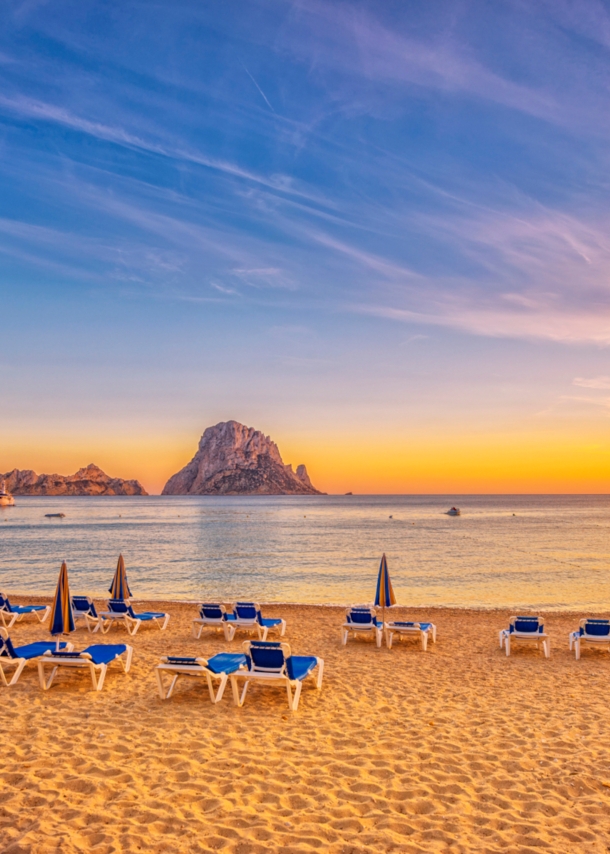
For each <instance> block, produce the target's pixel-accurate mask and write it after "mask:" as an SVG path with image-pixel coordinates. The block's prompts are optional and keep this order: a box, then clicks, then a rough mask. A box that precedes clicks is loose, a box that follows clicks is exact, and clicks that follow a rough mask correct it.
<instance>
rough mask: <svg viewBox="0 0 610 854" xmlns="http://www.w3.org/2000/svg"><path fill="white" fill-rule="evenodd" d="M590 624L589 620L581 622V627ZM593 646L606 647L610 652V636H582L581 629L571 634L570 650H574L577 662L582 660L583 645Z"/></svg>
mask: <svg viewBox="0 0 610 854" xmlns="http://www.w3.org/2000/svg"><path fill="white" fill-rule="evenodd" d="M586 623H588V619H585V620H581V621H580V626H583V627H584V626H585V625H586ZM583 643H585V644H591V646H596V647H598V648H599V647H604V646H605V647H606V649H607V650H608V652H610V635H587V634H584V635H581V634H580V628H579V630H578V631H576V632H570V650H572V649H573V650H574V653H575V655H576V661H578V660H579V659H580V653H581V648H580V647H581V644H583Z"/></svg>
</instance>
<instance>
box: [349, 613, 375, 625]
mask: <svg viewBox="0 0 610 854" xmlns="http://www.w3.org/2000/svg"><path fill="white" fill-rule="evenodd" d="M347 622H348V623H357V624H359V625H362V626H368V625H370V626H373V625H376V623H377V621H376V619H375V615H374V614H372V613H371V612H370V611H352V612H351V614H348V615H347Z"/></svg>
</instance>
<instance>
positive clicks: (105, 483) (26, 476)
mask: <svg viewBox="0 0 610 854" xmlns="http://www.w3.org/2000/svg"><path fill="white" fill-rule="evenodd" d="M2 479H4V480H5V481H6V489H7V491H8V492H11V493H12V494H13V495H148V493H147V492H146V490H145V489H144V487H143V486H142V485H141V484H140V482H139V481H137V480H123V479H122V478H120V477H109V476H108V475H107V474H105V473H104V472H103V471H102V470H101V468H98V466H94V465H93V463H91V465H88V466H86V468H83V469H79V470H78V471H77V472H76V474H69V475H62V474H36V472H35V471H31V470H30V469H24V470H23V471H19V469H13V471H9V472H7V473H6V474H0V480H2Z"/></svg>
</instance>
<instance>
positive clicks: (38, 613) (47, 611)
mask: <svg viewBox="0 0 610 854" xmlns="http://www.w3.org/2000/svg"><path fill="white" fill-rule="evenodd" d="M34 613H35V614H36V616H37V617H38V619H39V620H40V622H41V623H44V622H46V620H48V618H49V616H50V614H51V606H50V605H47V607H46V608H45V609H44V611H34Z"/></svg>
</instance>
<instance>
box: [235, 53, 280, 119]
mask: <svg viewBox="0 0 610 854" xmlns="http://www.w3.org/2000/svg"><path fill="white" fill-rule="evenodd" d="M242 65H243V66H244V71H245V72H246V74H247V75H248V77H249V78H250V80H251V81H252V82H253V83H254V85H255V86H256V88H257V89H258V91H259V92H260V93H261V95H262V96H263V98H264V99H265V103H266V104H267V106H268V107H269V109H270V110H271V112H272V113H275V110H274V109H273V107H272V106H271V102H270V101H269V98H268V97H267V96H266V95H265V93H264V92H263V90H262V89H261V87H260V86H259V85H258V83H257V82H256V80H255V79H254V77H253V76H252V75H251V74H250V72H249V71H248V69H247V68H246V66H245V65H244V63H243V62H242ZM276 115H277V114H276Z"/></svg>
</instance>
